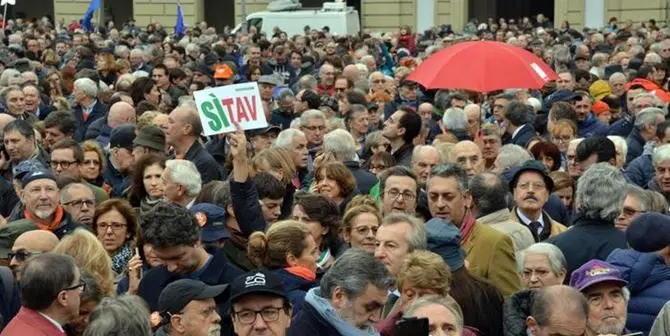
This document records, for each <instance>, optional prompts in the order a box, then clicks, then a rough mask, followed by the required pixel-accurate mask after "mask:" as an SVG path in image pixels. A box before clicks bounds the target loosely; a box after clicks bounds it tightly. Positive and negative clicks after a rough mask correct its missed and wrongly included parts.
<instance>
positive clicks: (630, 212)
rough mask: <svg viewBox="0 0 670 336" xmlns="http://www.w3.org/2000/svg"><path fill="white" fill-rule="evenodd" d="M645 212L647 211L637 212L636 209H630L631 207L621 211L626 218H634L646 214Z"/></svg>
mask: <svg viewBox="0 0 670 336" xmlns="http://www.w3.org/2000/svg"><path fill="white" fill-rule="evenodd" d="M645 212H646V211H643V210H636V209H633V208H629V207H623V209H622V210H621V214H622V215H624V216H626V217H633V216H635V215H637V214H642V213H645Z"/></svg>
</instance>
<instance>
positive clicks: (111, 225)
mask: <svg viewBox="0 0 670 336" xmlns="http://www.w3.org/2000/svg"><path fill="white" fill-rule="evenodd" d="M126 226H128V225H127V224H123V223H100V224H96V227H97V230H98V232H107V229H109V228H111V229H112V231H114V232H116V231H120V230H121V229H123V228H124V227H126Z"/></svg>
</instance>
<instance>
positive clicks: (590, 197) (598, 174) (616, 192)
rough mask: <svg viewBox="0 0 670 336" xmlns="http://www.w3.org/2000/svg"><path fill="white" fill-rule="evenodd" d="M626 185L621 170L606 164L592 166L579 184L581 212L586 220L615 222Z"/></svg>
mask: <svg viewBox="0 0 670 336" xmlns="http://www.w3.org/2000/svg"><path fill="white" fill-rule="evenodd" d="M626 185H627V183H626V178H625V177H624V176H623V173H622V172H621V170H620V169H619V168H616V167H614V166H612V165H610V164H609V163H605V162H601V163H597V164H595V165H592V166H591V167H589V169H587V170H586V172H585V173H584V174H583V175H582V176H581V177H580V178H579V181H578V182H577V193H576V201H577V204H579V212H581V213H583V214H584V216H585V217H586V218H591V219H604V220H606V221H613V220H614V219H615V218H616V217H617V216H618V215H619V212H620V209H619V208H620V205H621V201H622V199H623V197H624V196H625V195H624V194H625V193H623V192H622V191H623V190H626Z"/></svg>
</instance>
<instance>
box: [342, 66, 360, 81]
mask: <svg viewBox="0 0 670 336" xmlns="http://www.w3.org/2000/svg"><path fill="white" fill-rule="evenodd" d="M342 75H343V76H344V77H347V79H349V80H351V81H352V82H354V83H356V82H358V79H359V76H360V72H359V71H358V68H357V67H356V66H355V65H354V64H349V65H347V66H345V67H344V69H343V70H342Z"/></svg>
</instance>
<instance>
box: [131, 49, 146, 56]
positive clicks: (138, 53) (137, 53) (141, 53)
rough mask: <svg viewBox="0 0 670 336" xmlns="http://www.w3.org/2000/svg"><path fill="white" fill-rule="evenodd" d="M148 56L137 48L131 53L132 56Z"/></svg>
mask: <svg viewBox="0 0 670 336" xmlns="http://www.w3.org/2000/svg"><path fill="white" fill-rule="evenodd" d="M146 55H147V54H146V53H145V52H144V50H142V49H140V48H135V49H133V50H131V51H130V56H139V57H145V56H146Z"/></svg>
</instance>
